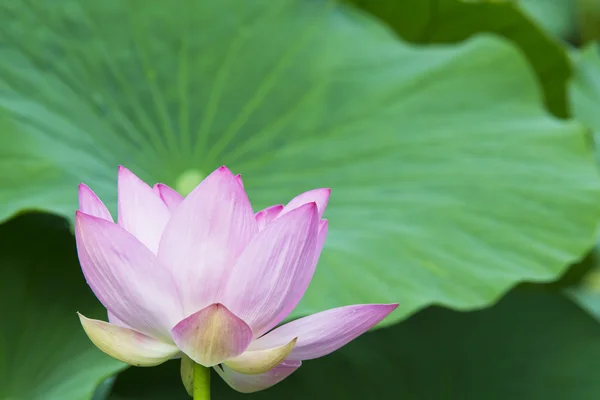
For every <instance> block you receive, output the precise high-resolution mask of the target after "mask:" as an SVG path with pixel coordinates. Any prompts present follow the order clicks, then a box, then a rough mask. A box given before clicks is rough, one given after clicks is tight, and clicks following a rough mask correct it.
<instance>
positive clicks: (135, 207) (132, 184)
mask: <svg viewBox="0 0 600 400" xmlns="http://www.w3.org/2000/svg"><path fill="white" fill-rule="evenodd" d="M118 192H119V202H118V208H119V218H118V220H119V225H120V226H122V227H123V228H124V229H125V230H126V231H128V232H130V233H131V234H132V235H133V236H135V237H136V238H138V239H139V241H140V242H142V243H144V244H145V245H146V247H148V248H149V249H150V250H152V252H153V253H154V254H156V252H157V251H158V243H159V241H160V237H161V235H162V233H163V230H164V228H165V225H166V224H167V221H168V220H169V217H170V213H169V210H168V209H167V206H166V205H165V203H163V201H162V200H161V199H160V197H159V196H158V195H157V194H156V192H155V191H154V190H153V189H152V188H151V187H150V186H148V185H147V184H146V183H145V182H143V181H142V180H141V179H140V178H138V177H137V176H135V174H134V173H133V172H131V171H130V170H128V169H127V168H125V167H119V180H118Z"/></svg>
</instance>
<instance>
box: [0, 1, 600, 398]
mask: <svg viewBox="0 0 600 400" xmlns="http://www.w3.org/2000/svg"><path fill="white" fill-rule="evenodd" d="M348 3H352V4H348ZM533 3H534V0H531V1H528V2H526V4H525V5H523V6H520V5H518V4H516V3H515V2H509V1H506V2H505V1H460V0H437V1H413V0H410V1H409V0H396V1H394V0H353V1H347V2H339V1H332V0H279V1H272V0H253V1H243V0H222V1H217V0H178V1H176V2H174V3H173V5H166V3H165V2H164V1H160V0H146V1H139V0H105V1H101V2H100V1H98V2H96V1H85V0H55V1H52V2H50V1H42V0H39V1H37V0H24V1H6V2H1V3H0V22H1V23H0V35H1V36H0V37H1V40H2V46H0V55H1V57H2V60H3V61H4V62H3V63H1V64H0V221H3V222H4V223H3V224H1V225H0V250H2V251H1V252H0V268H2V271H3V279H2V280H0V311H2V313H3V314H2V315H3V324H2V331H1V333H0V399H5V398H6V399H17V398H18V399H21V398H23V399H34V400H35V399H41V400H52V399H57V400H58V399H61V400H62V399H64V400H71V399H77V400H79V399H82V400H83V399H89V398H91V396H92V392H93V389H94V387H95V386H96V385H97V384H98V382H100V381H102V380H103V379H105V378H106V377H108V376H110V375H112V374H114V373H116V372H117V371H119V370H121V369H122V368H123V367H124V366H123V365H122V364H120V363H118V362H115V361H113V360H111V359H109V358H108V357H106V356H104V355H103V354H102V353H100V352H99V351H98V350H96V349H95V348H94V346H93V345H92V344H91V343H89V340H88V339H87V338H86V336H85V334H84V333H83V331H82V329H81V327H80V326H79V323H78V321H77V318H76V314H75V312H76V311H82V312H85V314H86V315H94V314H96V316H98V317H100V318H104V310H103V309H102V307H101V306H100V305H99V304H98V302H97V301H96V300H94V297H93V295H92V293H91V292H90V290H89V289H88V287H87V285H86V284H85V281H84V279H83V276H82V274H81V272H80V269H79V267H78V265H77V256H76V252H75V248H74V243H73V242H74V241H73V236H72V234H71V232H70V231H69V224H70V221H71V220H72V217H73V215H74V212H75V210H76V208H77V185H78V184H79V183H80V182H86V183H87V184H89V185H90V186H91V187H92V188H93V189H94V190H95V191H96V193H98V194H99V195H100V197H101V198H102V199H103V200H104V201H105V202H106V204H107V205H108V206H109V207H110V208H111V210H112V211H113V212H116V171H117V165H119V164H122V165H125V166H126V167H128V168H130V169H131V170H133V171H134V172H135V173H136V174H138V175H139V176H140V177H142V178H143V179H144V180H146V181H147V182H149V183H154V182H164V183H167V184H169V185H171V186H173V187H176V188H177V189H178V190H180V191H181V192H187V191H189V190H190V188H192V187H193V186H194V185H195V184H196V183H198V181H199V180H201V179H202V177H204V176H206V175H207V174H208V173H210V172H211V171H212V170H213V169H215V168H216V167H218V166H219V165H222V164H226V165H227V166H229V167H230V168H231V169H232V170H233V171H235V172H236V173H242V174H243V176H244V185H245V187H246V189H247V190H248V193H249V195H250V198H251V200H252V201H253V204H255V206H256V209H257V210H258V209H260V208H262V207H265V206H268V205H271V204H276V203H285V202H286V201H288V200H289V199H290V198H291V197H293V196H294V195H296V194H297V193H299V192H301V191H303V190H308V189H312V188H315V187H331V188H332V189H333V191H332V198H331V200H330V203H329V207H328V210H327V214H326V217H327V218H328V219H329V220H330V224H329V227H330V228H329V236H328V241H327V243H326V247H325V250H324V253H323V255H322V257H321V260H320V263H319V267H318V269H317V273H316V275H315V278H314V280H313V282H312V283H311V286H310V288H309V290H308V292H307V294H306V296H305V298H304V299H303V301H302V302H301V303H300V305H299V306H298V308H297V309H296V310H294V312H293V314H292V316H291V318H295V317H299V316H303V315H307V314H310V313H313V312H316V311H320V310H324V309H327V308H331V307H336V306H341V305H346V304H353V303H371V302H399V303H400V307H399V308H398V310H397V311H396V312H395V313H394V314H393V317H391V318H388V319H387V320H386V322H387V324H389V325H392V324H394V326H391V327H388V328H386V329H382V330H378V331H377V332H373V333H370V334H368V335H366V336H365V337H364V338H362V339H359V340H358V341H357V342H356V343H353V344H351V345H349V346H348V347H347V348H345V349H344V350H342V351H340V352H339V353H335V354H333V355H331V356H328V357H326V358H324V359H322V360H316V361H309V362H306V363H305V365H304V366H303V367H302V368H301V369H300V370H299V371H298V372H297V373H295V374H294V375H292V377H290V378H289V379H287V380H285V381H284V382H282V383H281V384H279V385H277V386H276V387H275V388H273V389H269V390H268V391H265V392H263V393H259V394H256V395H250V396H249V397H250V398H265V399H268V398H282V397H285V398H292V399H294V398H298V399H305V398H310V397H313V398H333V399H336V398H340V399H353V398H360V399H362V398H371V397H373V398H379V399H396V398H407V399H436V400H437V399H446V398H449V399H453V398H456V399H461V400H463V399H466V400H469V399H473V400H475V399H477V400H479V399H491V400H495V399H528V400H529V399H533V400H536V399H544V400H545V399H550V400H561V399H569V400H571V399H574V400H579V399H582V400H594V399H597V398H598V396H599V395H600V386H599V385H598V380H597V374H595V373H594V371H595V369H594V366H595V365H596V364H597V362H598V360H600V348H599V347H598V345H597V343H600V326H599V325H598V324H597V322H596V321H595V320H594V319H592V318H590V317H589V316H588V315H587V314H586V313H584V312H583V311H582V310H581V309H579V308H577V307H576V306H574V305H573V304H572V303H571V301H570V300H567V299H565V298H564V297H562V295H560V294H558V293H557V292H558V291H559V290H561V289H562V286H564V285H569V286H573V289H572V290H571V291H569V295H570V296H571V297H572V298H573V299H575V300H576V301H578V302H580V304H583V305H584V307H586V309H587V310H591V311H592V313H593V312H594V310H596V308H597V309H598V310H600V307H598V304H600V300H598V299H599V298H600V297H599V296H598V294H597V293H595V292H594V290H592V291H591V292H590V288H593V287H594V286H593V282H594V280H593V275H589V274H584V272H587V270H588V269H589V268H588V267H589V265H588V264H587V263H588V262H592V261H593V259H594V258H593V254H592V255H591V256H588V258H587V259H586V262H584V263H579V264H578V266H576V267H575V268H572V269H571V270H570V271H568V269H569V266H570V265H571V264H573V263H575V262H577V261H578V260H580V259H582V258H583V257H584V256H585V254H586V252H587V251H588V250H589V249H590V248H591V247H592V246H593V245H594V243H595V241H596V239H597V237H596V234H597V227H598V223H599V221H600V179H599V176H598V167H597V165H596V163H595V159H594V149H593V145H594V140H592V135H591V134H590V132H593V134H594V138H595V140H596V141H597V140H599V139H600V136H599V135H600V119H598V116H599V115H600V114H599V113H598V110H600V51H599V50H598V46H597V45H590V46H588V47H587V48H586V49H584V50H582V51H581V52H578V51H573V52H571V55H568V54H569V53H568V48H567V46H568V45H566V44H565V43H563V42H561V41H560V40H559V39H557V36H561V35H562V36H564V35H567V36H568V35H569V34H566V33H565V32H563V31H559V30H558V29H556V30H554V28H553V27H552V26H553V25H552V24H550V23H549V22H548V20H547V18H546V17H543V15H544V14H543V12H548V13H549V14H548V15H551V16H554V17H556V18H557V20H562V19H561V18H563V17H564V15H562V14H561V15H560V16H559V15H557V13H563V12H562V11H560V12H552V11H547V10H548V9H547V8H545V7H544V8H543V9H544V10H545V11H543V12H542V11H539V9H536V7H537V6H536V5H533ZM567 3H569V4H567ZM538 5H539V4H538ZM561 5H564V6H565V7H570V6H571V5H572V4H571V3H570V2H568V1H566V0H565V1H564V4H562V3H561ZM523 10H525V11H526V12H527V13H530V14H531V15H533V18H531V17H529V16H528V15H527V14H525V12H524V11H523ZM569 10H571V11H572V9H571V8H569ZM540 15H541V16H540ZM569 15H571V14H569ZM540 19H542V20H543V21H544V23H543V24H542V25H544V26H543V27H542V26H540V25H538V23H539V21H540ZM536 21H538V22H536ZM546 22H548V23H546ZM547 31H550V32H552V34H549V33H547ZM569 51H570V50H569ZM570 115H572V116H573V119H569V120H566V119H560V118H566V117H567V116H570ZM557 117H559V118H557ZM31 210H35V211H42V212H47V213H51V214H55V215H52V216H51V215H48V214H38V213H36V214H26V215H21V214H23V213H25V212H27V211H31ZM15 216H17V217H15ZM61 217H62V218H64V219H62V218H61ZM590 260H592V261H590ZM563 274H566V275H564V276H563ZM581 276H585V278H584V280H583V282H580V281H579V280H580V278H581ZM590 276H591V278H590ZM560 277H562V279H561V280H560V281H557V282H555V283H553V284H551V285H548V286H546V289H548V291H549V292H541V291H538V290H537V289H535V288H536V286H535V285H530V286H527V288H528V289H527V291H525V290H520V291H519V290H517V291H514V292H512V293H511V294H510V295H509V296H507V297H506V298H505V299H503V300H501V301H500V302H499V303H498V304H495V305H494V303H496V302H497V301H498V300H499V299H500V297H501V296H502V295H503V294H504V293H506V292H507V291H508V290H509V289H511V288H512V287H513V286H515V285H517V284H519V283H521V282H553V281H555V280H557V279H558V278H560ZM590 282H591V283H590ZM531 287H533V288H534V289H530V288H531ZM529 290H532V291H529ZM431 305H436V307H433V308H432V307H429V306H431ZM488 306H489V307H491V308H489V309H486V310H481V311H471V312H468V313H464V312H459V311H466V310H474V309H480V308H484V307H488ZM428 307H429V308H428ZM443 307H446V308H451V309H453V310H448V309H444V308H443ZM424 308H426V309H425V310H423V311H421V312H418V311H419V310H421V309H424ZM417 312H418V313H417ZM415 313H416V314H415ZM412 314H415V315H412ZM411 315H412V316H411ZM409 317H410V318H409ZM407 318H408V319H407ZM401 321H402V322H401ZM399 322H401V323H399ZM178 368H179V367H178V363H177V362H176V361H172V362H169V363H167V364H166V365H164V366H161V367H158V368H155V369H130V370H128V371H126V372H125V373H123V374H121V375H119V377H118V378H117V379H116V384H115V386H114V389H113V388H112V383H113V380H114V378H113V380H110V381H107V382H106V383H105V384H104V385H103V386H102V387H101V388H100V389H99V390H98V391H97V392H96V394H95V395H94V400H102V399H105V398H110V399H115V400H119V399H121V400H126V399H142V398H144V399H152V398H154V399H177V398H178V397H177V396H180V398H182V399H183V398H187V395H186V394H185V390H184V389H183V387H182V385H181V382H180V380H179V372H178ZM151 383H152V384H151ZM214 397H215V398H223V399H228V398H237V397H239V395H238V394H236V393H234V392H232V391H231V390H230V389H228V388H226V387H225V384H223V383H222V382H220V380H219V379H215V394H214Z"/></svg>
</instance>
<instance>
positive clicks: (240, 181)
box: [235, 174, 244, 189]
mask: <svg viewBox="0 0 600 400" xmlns="http://www.w3.org/2000/svg"><path fill="white" fill-rule="evenodd" d="M235 179H237V181H238V183H239V184H240V185H241V186H242V189H243V188H244V181H242V174H237V175H236V176H235Z"/></svg>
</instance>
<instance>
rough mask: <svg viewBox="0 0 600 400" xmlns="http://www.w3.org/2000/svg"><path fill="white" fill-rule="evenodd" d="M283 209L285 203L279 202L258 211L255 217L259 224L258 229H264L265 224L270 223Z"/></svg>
mask: <svg viewBox="0 0 600 400" xmlns="http://www.w3.org/2000/svg"><path fill="white" fill-rule="evenodd" d="M281 210H283V204H278V205H276V206H271V207H267V208H265V209H264V210H261V211H259V212H257V213H256V215H255V216H254V218H256V223H257V224H258V230H261V231H262V230H263V229H264V227H265V226H267V225H268V224H270V223H271V222H272V221H273V220H274V219H275V218H277V216H278V215H279V213H281Z"/></svg>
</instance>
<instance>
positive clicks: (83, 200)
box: [79, 183, 113, 222]
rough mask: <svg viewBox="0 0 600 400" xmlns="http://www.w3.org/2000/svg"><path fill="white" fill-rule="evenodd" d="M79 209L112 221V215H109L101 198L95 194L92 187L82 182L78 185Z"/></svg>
mask: <svg viewBox="0 0 600 400" xmlns="http://www.w3.org/2000/svg"><path fill="white" fill-rule="evenodd" d="M79 210H80V211H82V212H84V213H86V214H89V215H93V216H94V217H98V218H102V219H105V220H107V221H110V222H113V218H112V215H110V212H109V211H108V209H107V208H106V206H105V205H104V203H103V202H102V200H100V199H99V198H98V196H96V193H94V192H93V191H92V189H90V188H89V187H87V186H86V185H85V184H83V183H82V184H80V185H79Z"/></svg>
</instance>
